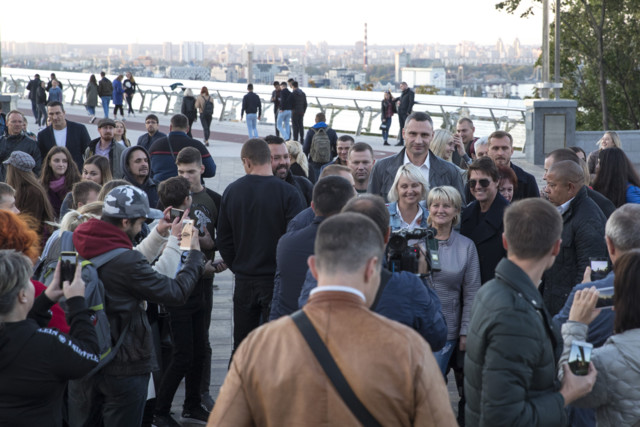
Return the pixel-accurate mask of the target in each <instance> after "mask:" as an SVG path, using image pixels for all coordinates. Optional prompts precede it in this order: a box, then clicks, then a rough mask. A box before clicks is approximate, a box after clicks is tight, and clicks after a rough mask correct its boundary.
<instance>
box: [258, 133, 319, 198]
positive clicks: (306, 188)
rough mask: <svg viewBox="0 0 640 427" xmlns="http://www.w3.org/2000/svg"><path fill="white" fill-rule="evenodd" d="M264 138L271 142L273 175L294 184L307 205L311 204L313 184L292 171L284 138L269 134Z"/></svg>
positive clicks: (268, 142)
mask: <svg viewBox="0 0 640 427" xmlns="http://www.w3.org/2000/svg"><path fill="white" fill-rule="evenodd" d="M264 140H265V141H267V144H269V150H270V151H271V170H272V171H273V175H274V176H277V177H278V178H280V179H282V180H284V181H285V182H287V183H289V184H291V185H293V186H294V187H295V188H296V189H297V190H298V192H299V193H300V195H301V196H302V200H303V202H304V204H305V207H309V206H311V199H312V198H313V184H312V183H311V181H309V180H308V179H307V178H305V177H304V176H298V175H294V174H292V173H291V170H290V167H291V158H290V157H289V151H288V150H287V145H286V144H285V143H284V140H283V139H282V138H280V137H279V136H274V135H268V136H267V137H265V139H264Z"/></svg>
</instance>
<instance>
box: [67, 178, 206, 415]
mask: <svg viewBox="0 0 640 427" xmlns="http://www.w3.org/2000/svg"><path fill="white" fill-rule="evenodd" d="M162 217H163V213H162V212H161V211H158V210H156V209H150V208H149V201H148V199H147V195H146V194H145V193H144V192H143V191H142V190H140V189H138V188H136V187H134V186H131V185H126V186H121V187H116V188H115V189H113V190H111V192H109V194H107V197H106V198H105V200H104V210H103V213H102V217H101V218H100V219H99V220H98V219H91V220H89V221H88V222H85V223H83V224H81V225H79V226H78V228H76V230H75V231H74V232H73V245H74V247H75V248H76V250H77V252H78V254H79V255H80V256H81V257H82V258H84V259H86V260H91V259H92V258H95V257H99V256H102V255H105V254H107V253H109V252H111V251H113V250H116V251H119V253H118V254H117V255H116V256H115V257H113V258H112V259H111V260H109V261H107V262H106V263H104V264H103V265H102V266H100V267H99V268H97V271H98V277H99V279H100V281H101V282H102V284H103V286H104V312H105V313H106V316H107V318H108V323H109V327H110V336H111V339H112V346H113V347H112V349H111V352H110V353H109V355H107V356H106V357H105V358H104V359H107V358H109V359H110V361H109V363H107V364H106V365H105V366H103V367H102V368H101V369H100V370H99V371H98V372H97V373H95V374H94V375H89V376H87V377H84V378H83V379H80V380H75V381H71V382H70V383H69V418H70V425H73V426H79V425H97V424H95V423H96V420H97V418H98V417H100V416H101V417H102V420H103V422H104V426H105V427H111V426H139V425H140V423H141V422H142V414H143V410H144V406H145V402H146V400H147V388H148V383H149V374H150V372H151V370H152V369H153V367H154V365H155V364H156V360H155V355H154V352H153V340H152V334H151V328H150V326H149V321H148V319H147V314H146V312H145V308H144V307H145V306H146V302H145V301H146V300H149V301H152V302H157V303H163V304H173V305H179V304H183V303H184V302H185V301H186V300H187V298H188V297H189V295H190V294H191V291H192V290H193V288H194V286H195V284H196V282H197V280H198V278H199V277H200V276H201V275H202V272H203V269H204V260H205V258H204V254H203V253H202V252H201V251H200V243H199V240H198V234H197V233H192V234H193V236H192V237H191V241H190V248H191V250H190V251H189V254H188V255H187V257H186V259H185V261H184V263H183V267H182V269H181V270H180V271H179V272H178V274H177V275H176V277H175V279H171V278H169V277H167V276H164V275H162V274H159V273H157V272H155V271H154V270H153V269H152V268H151V266H150V265H149V263H148V262H147V260H146V258H145V257H144V256H143V255H142V254H141V253H140V252H138V251H134V250H132V243H131V241H132V239H133V238H134V237H135V235H136V234H138V232H139V231H140V229H141V227H142V223H143V222H145V221H146V220H147V219H159V218H162ZM174 224H177V221H175V222H174ZM185 238H186V237H185ZM111 354H113V356H111ZM101 363H102V364H104V362H101Z"/></svg>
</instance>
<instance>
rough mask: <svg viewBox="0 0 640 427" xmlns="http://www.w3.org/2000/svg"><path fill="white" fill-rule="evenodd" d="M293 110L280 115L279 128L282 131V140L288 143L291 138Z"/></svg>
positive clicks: (282, 112)
mask: <svg viewBox="0 0 640 427" xmlns="http://www.w3.org/2000/svg"><path fill="white" fill-rule="evenodd" d="M290 121H291V110H284V111H280V112H279V113H278V121H277V123H276V124H277V127H278V129H279V130H280V134H281V135H282V139H284V140H285V141H288V140H289V138H291V123H290Z"/></svg>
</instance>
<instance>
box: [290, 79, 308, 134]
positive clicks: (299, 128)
mask: <svg viewBox="0 0 640 427" xmlns="http://www.w3.org/2000/svg"><path fill="white" fill-rule="evenodd" d="M291 87H292V88H293V91H292V92H291V96H290V97H289V99H290V100H291V127H292V128H293V135H292V136H291V139H295V140H296V141H298V142H300V143H302V141H304V139H303V138H304V113H305V112H306V111H307V95H305V93H304V92H303V91H302V90H301V89H300V88H299V87H298V82H296V81H294V82H291Z"/></svg>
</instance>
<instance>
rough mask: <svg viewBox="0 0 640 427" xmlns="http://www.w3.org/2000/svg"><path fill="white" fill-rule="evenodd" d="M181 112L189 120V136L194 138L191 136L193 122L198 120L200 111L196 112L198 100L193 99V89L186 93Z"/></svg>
mask: <svg viewBox="0 0 640 427" xmlns="http://www.w3.org/2000/svg"><path fill="white" fill-rule="evenodd" d="M180 112H181V113H182V114H184V115H185V116H186V117H187V119H189V130H188V131H187V135H189V138H193V135H192V134H191V127H192V126H193V122H195V121H196V119H197V118H198V111H197V110H196V99H195V98H194V97H193V91H192V90H191V89H187V90H185V91H184V96H183V97H182V108H181V109H180Z"/></svg>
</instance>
